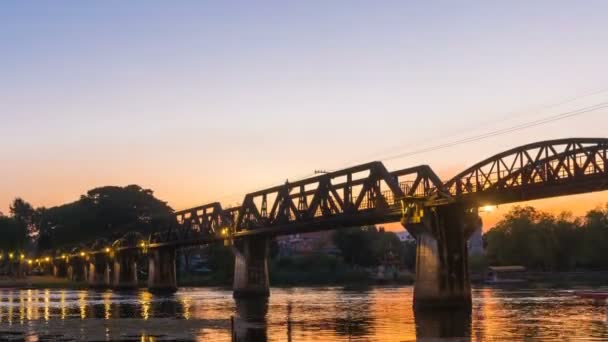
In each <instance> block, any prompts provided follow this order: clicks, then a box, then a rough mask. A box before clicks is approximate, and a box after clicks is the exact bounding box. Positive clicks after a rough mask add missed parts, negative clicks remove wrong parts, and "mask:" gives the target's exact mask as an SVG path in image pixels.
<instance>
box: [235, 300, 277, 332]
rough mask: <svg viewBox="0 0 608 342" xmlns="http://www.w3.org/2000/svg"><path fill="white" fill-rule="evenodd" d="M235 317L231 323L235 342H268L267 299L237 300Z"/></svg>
mask: <svg viewBox="0 0 608 342" xmlns="http://www.w3.org/2000/svg"><path fill="white" fill-rule="evenodd" d="M235 303H236V317H235V318H234V321H233V323H234V324H233V327H232V328H233V332H232V336H233V340H234V341H235V342H245V341H247V342H264V341H267V340H268V335H267V334H268V332H267V324H266V323H267V322H266V315H267V314H268V299H267V298H255V299H254V298H237V299H235Z"/></svg>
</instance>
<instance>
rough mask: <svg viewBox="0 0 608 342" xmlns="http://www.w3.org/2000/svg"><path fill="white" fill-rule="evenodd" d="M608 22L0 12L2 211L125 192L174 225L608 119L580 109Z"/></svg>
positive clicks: (584, 5) (109, 6)
mask: <svg viewBox="0 0 608 342" xmlns="http://www.w3.org/2000/svg"><path fill="white" fill-rule="evenodd" d="M606 13H608V3H607V2H604V1H579V2H571V1H534V2H529V1H505V2H497V1H477V2H476V1H464V2H454V1H420V2H414V1H387V2H382V1H366V2H364V1H332V2H327V1H306V2H298V3H295V2H284V1H276V2H273V1H265V2H254V1H246V2H245V1H243V2H230V1H226V2H224V1H222V2H215V3H212V2H205V1H191V2H188V1H180V2H169V1H165V2H161V1H145V2H144V1H132V2H123V1H97V2H82V1H39V2H24V1H12V2H11V1H7V2H3V4H2V6H1V7H0V43H1V44H2V45H1V47H0V52H1V55H0V56H1V57H0V120H1V123H0V146H1V147H0V164H2V169H1V170H0V189H2V191H0V211H4V212H6V210H7V207H8V203H9V201H10V200H11V199H12V198H14V197H15V196H23V197H24V198H25V199H27V200H30V201H31V202H33V204H34V205H45V206H52V205H56V204H60V203H63V202H65V201H70V200H74V199H77V198H78V196H79V195H80V194H81V193H83V192H84V191H86V190H87V189H89V188H92V187H94V186H100V185H106V184H118V185H125V184H130V183H138V184H141V185H142V186H145V187H150V188H152V189H154V190H156V193H157V195H158V196H159V197H161V198H163V199H165V200H167V201H169V203H170V204H171V205H172V206H173V207H174V208H176V209H179V208H184V207H188V206H193V205H197V204H201V203H205V202H209V201H213V200H216V199H222V200H225V201H228V202H238V201H239V198H240V197H241V195H242V194H244V193H245V192H247V191H251V190H253V189H256V188H259V187H263V186H268V185H270V184H273V183H281V182H283V181H284V179H285V178H292V177H297V176H300V175H305V174H309V173H311V172H312V171H313V170H314V169H334V168H338V167H343V166H347V165H349V164H351V163H355V162H364V161H368V160H374V159H382V158H383V157H385V156H387V155H392V154H394V153H398V152H404V151H408V150H412V149H417V148H419V147H424V146H427V145H434V144H436V143H439V142H445V141H449V140H451V139H455V138H458V137H463V136H465V137H466V136H468V135H472V134H476V133H479V132H484V131H487V130H491V129H496V128H501V127H506V126H509V125H512V124H517V123H519V122H524V121H526V120H531V119H535V118H539V117H544V116H547V115H551V114H555V113H559V112H562V111H566V110H569V109H573V108H579V107H582V106H586V105H590V104H595V103H599V102H602V101H606V100H608V93H599V94H596V95H595V96H587V97H582V96H581V95H585V94H589V93H594V92H596V91H598V90H608V72H606V61H607V60H608V48H607V45H606V44H605V43H606V42H607V41H608V20H607V19H608V14H606ZM571 97H577V100H576V101H572V102H568V103H566V104H562V105H559V106H553V107H549V106H547V105H548V104H553V103H558V102H560V101H562V100H564V99H568V98H571ZM579 97H580V98H579ZM607 125H608V113H607V112H606V111H603V112H602V111H598V112H594V113H589V114H588V115H586V116H584V117H579V118H576V119H570V120H564V121H560V122H556V123H553V124H550V125H546V126H542V127H537V128H533V129H529V130H524V131H519V132H515V133H512V134H509V135H505V136H500V137H495V138H492V139H489V140H486V141H483V142H477V143H474V144H469V145H463V146H459V147H455V148H451V149H445V150H440V151H436V152H433V153H428V154H424V155H416V156H412V157H408V158H400V159H399V158H398V159H394V160H390V161H387V164H388V165H389V166H390V167H394V168H396V167H407V166H411V165H416V164H420V163H426V164H430V165H431V166H432V167H433V168H434V169H436V170H438V172H440V173H443V175H445V177H449V176H450V175H451V174H454V173H456V171H458V170H459V169H464V168H465V167H466V166H467V165H469V164H472V163H474V162H476V161H478V160H480V159H483V158H485V157H487V156H489V155H491V154H494V153H496V152H499V151H502V150H504V149H506V148H509V147H513V146H516V145H520V144H523V143H525V142H530V141H535V140H541V139H548V138H558V137H569V136H605V135H606V130H605V128H606V127H607Z"/></svg>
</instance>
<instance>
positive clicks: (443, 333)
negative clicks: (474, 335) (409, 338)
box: [414, 309, 472, 341]
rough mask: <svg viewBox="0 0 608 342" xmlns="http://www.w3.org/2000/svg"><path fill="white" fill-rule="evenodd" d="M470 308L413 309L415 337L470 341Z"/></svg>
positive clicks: (420, 338) (419, 338) (430, 339)
mask: <svg viewBox="0 0 608 342" xmlns="http://www.w3.org/2000/svg"><path fill="white" fill-rule="evenodd" d="M471 314H472V313H471V310H470V309H469V310H414V320H415V322H416V339H417V340H422V341H424V340H429V341H434V340H437V339H455V340H457V341H471Z"/></svg>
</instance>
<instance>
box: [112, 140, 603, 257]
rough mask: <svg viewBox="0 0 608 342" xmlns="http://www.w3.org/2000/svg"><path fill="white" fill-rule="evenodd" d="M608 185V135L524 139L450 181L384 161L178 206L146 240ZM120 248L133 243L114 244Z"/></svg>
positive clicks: (216, 235) (361, 218) (205, 238)
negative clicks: (235, 197)
mask: <svg viewBox="0 0 608 342" xmlns="http://www.w3.org/2000/svg"><path fill="white" fill-rule="evenodd" d="M607 189H608V139H603V138H597V139H594V138H574V139H561V140H552V141H543V142H537V143H533V144H528V145H525V146H521V147H517V148H514V149H511V150H508V151H505V152H502V153H499V154H497V155H495V156H493V157H490V158H488V159H486V160H483V161H481V162H479V163H477V164H475V165H473V166H472V167H470V168H468V169H467V170H465V171H463V172H461V173H459V174H458V175H457V176H455V177H454V178H452V179H451V180H449V181H447V182H445V183H443V182H442V181H441V180H440V179H439V178H438V177H437V175H436V174H435V173H434V172H433V170H432V169H431V168H430V167H428V166H426V165H422V166H417V167H413V168H408V169H403V170H398V171H394V172H389V171H388V170H387V169H386V168H385V166H384V165H383V164H382V163H381V162H371V163H367V164H363V165H359V166H355V167H351V168H347V169H344V170H339V171H335V172H330V173H325V174H321V175H318V176H315V177H312V178H308V179H304V180H298V181H294V182H289V181H286V182H285V183H284V184H283V185H279V186H275V187H271V188H268V189H265V190H260V191H256V192H253V193H250V194H247V195H246V196H245V197H244V199H243V201H242V204H241V205H239V206H236V207H231V208H222V206H221V204H220V203H218V202H214V203H210V204H207V205H203V206H199V207H195V208H191V209H187V210H182V211H179V212H176V213H174V214H173V218H172V220H171V221H172V222H173V223H172V224H170V226H167V227H162V228H160V227H159V229H158V231H157V232H156V233H154V234H152V236H150V238H149V239H148V244H145V243H144V246H145V247H146V248H155V247H161V246H169V245H171V246H176V247H183V246H195V245H202V244H206V243H209V242H212V241H217V240H224V239H228V238H230V239H238V238H242V237H246V236H253V235H268V236H275V235H285V234H294V233H304V232H312V231H321V230H329V229H336V228H340V227H352V226H363V225H372V224H381V223H387V222H395V221H400V220H402V219H403V218H404V217H406V216H407V217H410V215H411V214H412V213H413V212H414V211H409V212H408V210H409V209H408V208H417V209H419V208H424V207H429V206H439V205H444V204H448V203H460V204H462V205H463V206H464V207H468V208H476V207H479V206H482V205H487V204H492V205H497V204H503V203H512V202H518V201H527V200H534V199H541V198H548V197H556V196H564V195H573V194H580V193H586V192H594V191H601V190H607ZM114 248H115V249H117V250H122V249H130V248H133V247H132V246H130V245H129V246H122V245H120V246H118V245H116V243H115V246H114Z"/></svg>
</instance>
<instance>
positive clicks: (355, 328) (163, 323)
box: [0, 286, 608, 341]
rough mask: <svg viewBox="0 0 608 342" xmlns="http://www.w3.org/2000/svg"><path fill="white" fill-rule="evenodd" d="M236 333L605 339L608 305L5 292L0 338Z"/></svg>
mask: <svg viewBox="0 0 608 342" xmlns="http://www.w3.org/2000/svg"><path fill="white" fill-rule="evenodd" d="M232 316H233V317H234V322H233V323H234V330H233V331H232V332H231V317H232ZM232 334H234V335H235V336H236V338H237V339H238V340H240V341H266V340H269V341H313V340H315V341H357V340H365V341H368V340H374V341H409V340H415V339H416V338H430V339H434V338H451V337H456V338H458V339H457V340H472V341H491V340H521V339H526V338H534V339H538V340H563V339H583V338H585V339H588V340H606V339H608V323H607V308H606V304H605V303H594V302H592V301H589V300H583V299H579V298H577V297H575V296H574V295H573V293H572V291H567V290H553V289H551V290H549V289H533V290H508V289H496V288H481V289H476V290H475V291H474V305H473V310H472V313H468V312H448V313H441V312H431V313H424V312H418V313H416V314H414V312H413V310H412V288H411V287H407V286H406V287H376V288H369V289H367V290H357V291H348V290H344V289H342V288H339V287H332V288H290V289H273V290H272V296H271V297H270V299H269V300H257V301H256V300H239V301H235V300H234V299H233V298H232V292H231V291H229V290H225V289H210V288H190V289H182V290H180V291H179V292H178V293H176V294H175V295H172V296H156V295H152V294H150V293H149V292H147V291H144V290H142V291H138V292H133V293H124V292H112V291H105V292H104V291H102V292H96V291H76V290H49V289H46V290H8V289H6V290H2V289H0V340H3V339H5V338H9V337H14V338H16V339H20V340H24V339H25V340H32V341H36V340H37V341H43V340H56V339H58V338H61V339H64V340H86V339H90V340H129V341H140V340H144V341H145V340H150V341H152V340H163V339H172V340H176V339H178V340H195V341H203V340H205V341H209V340H212V341H230V340H231V336H232ZM463 337H464V338H463Z"/></svg>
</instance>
